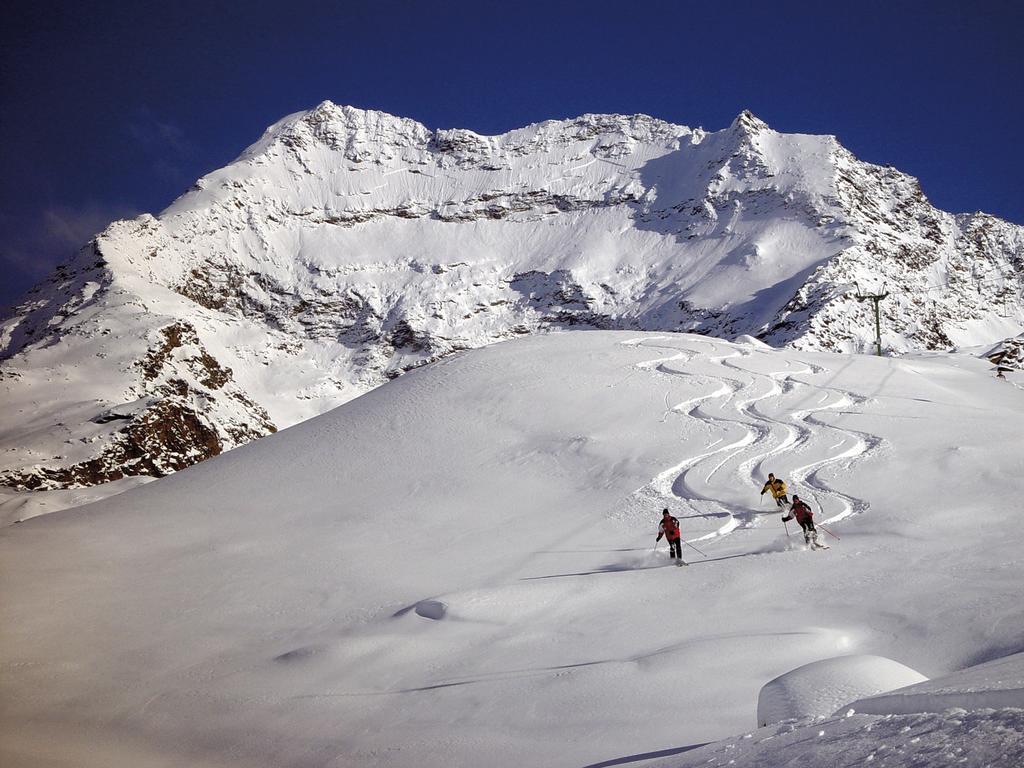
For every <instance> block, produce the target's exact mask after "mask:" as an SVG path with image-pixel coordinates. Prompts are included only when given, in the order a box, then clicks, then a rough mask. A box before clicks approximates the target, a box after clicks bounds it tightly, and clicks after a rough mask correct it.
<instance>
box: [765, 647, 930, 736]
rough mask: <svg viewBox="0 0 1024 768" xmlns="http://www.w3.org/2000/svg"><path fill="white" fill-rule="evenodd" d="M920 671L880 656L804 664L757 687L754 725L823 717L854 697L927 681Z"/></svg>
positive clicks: (845, 658)
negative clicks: (755, 721) (755, 720)
mask: <svg viewBox="0 0 1024 768" xmlns="http://www.w3.org/2000/svg"><path fill="white" fill-rule="evenodd" d="M927 679H928V678H926V677H925V676H924V675H922V674H921V673H920V672H916V671H915V670H913V669H911V668H910V667H907V666H905V665H903V664H900V663H899V662H898V661H893V660H892V659H887V658H885V657H884V656H872V655H868V654H862V655H854V656H839V657H837V658H834V659H823V660H821V661H814V662H811V663H810V664H804V665H803V666H802V667H797V668H796V669H794V670H792V671H790V672H787V673H786V674H784V675H780V676H779V677H776V678H775V679H774V680H772V681H770V682H768V683H767V684H765V685H764V687H762V688H761V693H760V695H759V696H758V698H757V724H758V727H764V726H766V725H768V724H770V723H777V722H780V721H782V720H790V719H794V718H804V717H824V716H828V715H831V714H832V713H833V712H835V711H836V710H837V709H839V708H840V707H842V706H844V705H846V704H848V703H849V702H851V701H853V700H854V699H857V698H864V697H867V696H872V695H875V694H878V693H884V692H886V691H892V690H895V689H897V688H902V687H904V686H907V685H913V684H914V683H920V682H922V681H925V680H927ZM858 711H859V710H858Z"/></svg>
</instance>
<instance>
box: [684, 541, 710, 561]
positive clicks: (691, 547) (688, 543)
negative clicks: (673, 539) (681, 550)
mask: <svg viewBox="0 0 1024 768" xmlns="http://www.w3.org/2000/svg"><path fill="white" fill-rule="evenodd" d="M680 541H681V542H683V544H685V545H686V546H688V547H689V548H690V549H696V550H697V551H698V552H700V550H699V549H697V548H696V547H695V546H693V544H691V543H690V542H688V541H687V540H686V539H680ZM700 554H701V556H703V557H707V555H705V554H704V553H703V552H700Z"/></svg>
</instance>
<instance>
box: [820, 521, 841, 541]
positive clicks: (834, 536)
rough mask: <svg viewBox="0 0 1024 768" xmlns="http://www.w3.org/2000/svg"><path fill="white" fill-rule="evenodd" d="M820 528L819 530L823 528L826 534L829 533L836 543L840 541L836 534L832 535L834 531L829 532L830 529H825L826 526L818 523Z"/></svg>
mask: <svg viewBox="0 0 1024 768" xmlns="http://www.w3.org/2000/svg"><path fill="white" fill-rule="evenodd" d="M818 527H819V528H821V530H823V531H824V532H825V533H827V534H828V535H829V536H831V537H832V538H833V539H835V540H836V541H839V537H838V536H836V535H835V534H834V533H832V531H830V530H829V529H828V528H826V527H825V526H824V525H822V524H821V523H818Z"/></svg>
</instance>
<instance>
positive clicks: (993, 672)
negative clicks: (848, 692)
mask: <svg viewBox="0 0 1024 768" xmlns="http://www.w3.org/2000/svg"><path fill="white" fill-rule="evenodd" d="M1006 707H1013V708H1016V709H1024V653H1016V654H1013V655H1012V656H1006V657H1005V658H1002V659H996V660H995V661H990V662H987V663H985V664H979V665H978V666H976V667H968V668H967V669H965V670H962V671H960V672H956V673H954V674H952V675H947V676H945V677H941V678H936V679H935V680H929V681H927V682H922V683H919V684H917V685H912V686H910V687H908V688H902V689H901V690H898V691H895V690H894V691H893V692H892V693H887V694H886V695H883V696H872V697H871V698H866V699H861V700H859V701H855V702H853V703H852V704H850V708H851V709H853V710H855V711H856V712H863V713H865V714H873V715H900V714H914V713H918V712H944V711H945V710H947V709H952V708H959V709H966V710H974V709H1002V708H1006Z"/></svg>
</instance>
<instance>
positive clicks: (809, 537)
mask: <svg viewBox="0 0 1024 768" xmlns="http://www.w3.org/2000/svg"><path fill="white" fill-rule="evenodd" d="M794 517H795V518H796V521H797V522H798V523H800V527H801V528H803V531H804V543H805V544H807V545H808V546H809V547H810V548H811V549H828V547H827V546H826V545H825V544H822V543H821V542H820V541H818V529H817V528H815V527H814V512H813V511H812V510H811V508H810V507H809V506H807V505H806V504H805V503H804V502H803V500H802V499H801V498H800V497H799V496H797V495H796V494H795V493H794V494H793V505H792V506H791V507H790V508H789V514H788V515H786V516H785V517H783V518H782V522H786V521H787V520H792V519H793V518H794Z"/></svg>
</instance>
